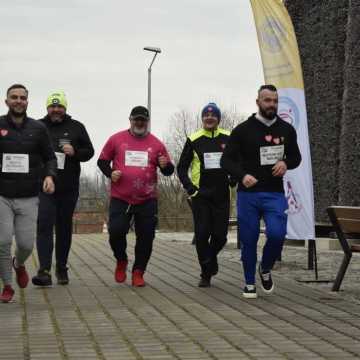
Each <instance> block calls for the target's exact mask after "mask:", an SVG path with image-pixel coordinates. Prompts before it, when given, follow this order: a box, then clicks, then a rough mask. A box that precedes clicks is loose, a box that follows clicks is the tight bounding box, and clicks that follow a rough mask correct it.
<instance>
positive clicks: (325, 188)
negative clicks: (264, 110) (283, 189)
mask: <svg viewBox="0 0 360 360" xmlns="http://www.w3.org/2000/svg"><path fill="white" fill-rule="evenodd" d="M285 3H286V6H287V8H288V11H289V13H290V16H291V18H292V20H293V23H294V27H295V32H296V35H297V38H298V44H299V49H300V55H301V61H302V64H303V72H304V82H305V91H306V102H307V108H308V117H309V133H310V145H311V154H312V165H313V174H314V189H315V211H316V218H317V220H327V215H326V213H325V211H326V208H327V206H329V205H336V204H343V205H359V204H360V184H359V182H360V151H359V150H360V149H359V146H360V141H359V137H360V116H359V115H360V114H359V108H360V102H359V81H360V80H359V79H360V68H359V64H360V50H359V45H360V43H359V34H360V20H359V16H360V15H359V14H360V11H359V10H360V8H359V6H360V4H359V3H360V1H359V0H350V1H349V0H306V1H304V0H287V1H286V2H285ZM356 44H357V45H358V46H356Z"/></svg>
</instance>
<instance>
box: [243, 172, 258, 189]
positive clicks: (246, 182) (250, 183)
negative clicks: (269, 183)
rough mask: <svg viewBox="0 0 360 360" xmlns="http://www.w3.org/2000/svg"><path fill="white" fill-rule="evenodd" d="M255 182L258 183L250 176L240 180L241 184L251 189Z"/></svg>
mask: <svg viewBox="0 0 360 360" xmlns="http://www.w3.org/2000/svg"><path fill="white" fill-rule="evenodd" d="M257 182H258V180H257V179H256V178H254V177H253V176H252V175H245V176H244V177H243V179H242V184H243V185H244V186H245V187H246V188H251V187H253V186H254V185H255V184H256V183H257Z"/></svg>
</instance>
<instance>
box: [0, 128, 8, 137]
mask: <svg viewBox="0 0 360 360" xmlns="http://www.w3.org/2000/svg"><path fill="white" fill-rule="evenodd" d="M0 133H1V136H6V135H7V134H8V131H7V130H5V129H1V130H0Z"/></svg>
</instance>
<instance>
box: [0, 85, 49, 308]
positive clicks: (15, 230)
mask: <svg viewBox="0 0 360 360" xmlns="http://www.w3.org/2000/svg"><path fill="white" fill-rule="evenodd" d="M5 103H6V105H7V107H8V108H9V112H8V113H7V115H5V116H1V117H0V168H1V172H0V234H1V236H0V279H1V280H2V282H3V285H4V288H3V291H2V293H1V295H0V301H2V302H9V301H11V299H12V298H13V296H14V289H13V288H12V271H11V266H13V268H14V270H15V273H16V281H17V284H18V285H19V287H20V288H25V287H26V286H27V284H28V282H29V276H28V274H27V271H26V269H25V265H24V264H25V261H26V260H27V258H28V257H29V256H30V255H31V252H32V249H33V245H34V242H35V236H36V221H37V213H38V201H39V200H38V194H39V190H40V188H41V187H42V190H43V191H44V193H47V194H52V193H53V192H54V189H55V185H54V177H55V175H56V157H55V154H54V151H53V150H52V147H51V143H50V139H49V135H48V133H47V131H46V128H45V126H44V125H43V124H41V123H39V122H37V121H35V120H33V119H31V118H29V117H28V116H27V114H26V110H27V106H28V91H27V89H26V88H25V86H23V85H21V84H15V85H12V86H11V87H10V88H9V89H8V90H7V94H6V100H5ZM42 172H43V173H44V180H43V181H41V173H42ZM13 235H15V242H16V251H15V257H14V258H13V259H12V260H11V243H12V238H13Z"/></svg>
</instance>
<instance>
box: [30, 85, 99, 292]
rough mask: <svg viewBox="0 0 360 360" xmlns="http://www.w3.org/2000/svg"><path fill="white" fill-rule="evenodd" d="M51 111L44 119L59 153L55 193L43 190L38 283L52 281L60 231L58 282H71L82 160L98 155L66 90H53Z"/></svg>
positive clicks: (35, 280) (49, 99)
mask: <svg viewBox="0 0 360 360" xmlns="http://www.w3.org/2000/svg"><path fill="white" fill-rule="evenodd" d="M46 109H47V115H46V116H45V117H44V118H43V119H41V120H40V122H41V123H42V124H44V125H45V126H46V128H47V129H48V131H49V133H50V138H51V141H52V145H53V148H54V150H55V154H56V157H57V168H58V170H57V179H56V191H55V193H54V194H46V193H44V192H41V193H40V194H39V199H40V203H39V219H38V232H37V241H36V246H37V252H38V257H39V265H40V267H39V270H38V273H37V275H36V276H34V277H33V278H32V282H33V284H34V285H37V286H50V285H52V278H51V265H52V256H53V249H54V239H53V236H54V227H55V233H56V242H55V257H56V272H55V275H56V277H57V282H58V284H59V285H66V284H68V283H69V276H68V268H67V262H68V256H69V252H70V247H71V237H72V217H73V213H74V210H75V206H76V202H77V200H78V197H79V178H80V170H81V166H80V163H81V162H85V161H88V160H90V159H91V158H92V157H93V156H94V148H93V146H92V144H91V141H90V138H89V135H88V133H87V131H86V129H85V126H84V125H83V124H82V123H81V122H79V121H77V120H74V119H73V118H72V117H71V116H70V115H68V114H67V113H66V109H67V100H66V97H65V94H64V93H63V92H62V91H57V92H54V93H52V94H51V95H50V96H49V97H48V98H47V101H46Z"/></svg>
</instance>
